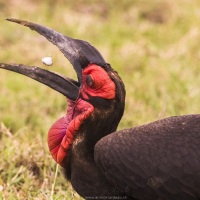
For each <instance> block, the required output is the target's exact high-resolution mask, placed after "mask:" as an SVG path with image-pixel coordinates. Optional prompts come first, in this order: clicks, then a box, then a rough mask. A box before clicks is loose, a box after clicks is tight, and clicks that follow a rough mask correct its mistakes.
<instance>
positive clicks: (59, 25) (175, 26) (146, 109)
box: [0, 0, 200, 200]
mask: <svg viewBox="0 0 200 200" xmlns="http://www.w3.org/2000/svg"><path fill="white" fill-rule="evenodd" d="M66 2H67V3H66ZM199 7H200V2H199V1H198V0H184V1H182V0H177V1H176V2H173V1H170V0H165V1H161V0H150V1H148V3H147V1H144V0H141V1H133V0H127V1H123V3H122V2H121V3H120V1H114V0H111V1H109V3H108V1H106V0H102V1H99V0H95V1H90V0H87V1H82V0H77V1H63V0H58V1H52V0H45V1H42V2H41V1H39V0H35V1H33V0H29V1H22V0H15V1H12V0H8V1H1V3H0V23H1V26H0V62H8V63H23V64H28V65H37V66H39V67H43V65H42V63H41V58H42V57H44V56H47V55H52V57H53V60H54V65H53V66H52V67H49V69H50V70H52V71H57V72H60V73H63V74H66V75H67V76H69V77H72V78H75V73H74V72H73V69H72V67H71V65H70V63H69V62H68V61H67V60H66V59H65V57H64V56H63V55H62V54H61V53H60V52H59V51H58V50H57V48H56V47H55V46H53V45H52V44H50V43H49V42H47V41H46V40H45V39H44V38H42V37H41V36H39V35H38V34H36V33H34V32H32V31H30V30H29V29H27V28H25V27H22V26H19V25H16V24H12V23H10V22H7V21H5V20H4V18H6V17H15V18H20V19H25V20H30V21H35V22H38V23H40V24H43V25H46V26H49V27H52V28H53V29H55V30H58V31H59V32H62V33H65V34H66V35H69V36H72V37H75V38H80V39H84V40H87V41H89V42H90V43H92V44H93V45H94V46H96V47H97V48H98V49H99V50H100V51H101V53H102V55H103V56H104V57H105V59H106V60H107V62H109V63H111V65H112V66H113V68H115V70H117V71H118V73H119V74H120V76H121V77H122V79H123V80H124V83H125V85H126V91H127V98H126V110H125V114H124V117H123V119H122V121H121V123H120V126H119V129H123V128H128V127H132V126H136V125H141V124H144V123H148V122H150V121H153V120H157V119H161V118H164V117H168V116H172V115H183V114H191V113H200V107H199V104H200V73H199V71H200V45H199V44H200V23H199V21H200V11H199ZM0 95H1V96H0V158H1V159H0V199H5V200H12V199H13V200H14V199H19V200H21V199H34V200H43V199H44V200H46V199H51V198H52V199H55V200H60V199H81V198H80V197H79V196H78V194H77V193H76V192H75V191H73V190H72V188H71V186H70V184H69V183H67V182H66V181H65V180H64V178H63V175H62V171H61V169H60V168H59V169H58V175H57V177H55V174H56V164H55V162H54V161H53V159H52V158H51V156H50V154H49V152H48V147H47V141H46V138H47V131H48V129H49V127H50V126H51V124H53V122H54V121H55V120H56V119H57V118H59V117H60V116H62V115H64V114H65V111H66V106H67V105H66V99H65V98H64V97H63V96H62V95H59V94H58V93H56V92H55V91H53V90H51V89H49V88H47V87H45V86H43V85H41V84H39V83H36V82H35V81H33V80H31V79H28V78H26V77H23V76H21V75H18V74H15V73H12V72H7V71H4V70H1V69H0ZM55 178H56V179H55ZM54 180H55V185H54Z"/></svg>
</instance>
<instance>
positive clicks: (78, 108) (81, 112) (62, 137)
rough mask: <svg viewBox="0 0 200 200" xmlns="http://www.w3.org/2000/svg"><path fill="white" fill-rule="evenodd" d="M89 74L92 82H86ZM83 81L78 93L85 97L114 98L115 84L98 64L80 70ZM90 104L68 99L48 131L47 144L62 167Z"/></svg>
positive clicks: (88, 114) (81, 100) (89, 109)
mask: <svg viewBox="0 0 200 200" xmlns="http://www.w3.org/2000/svg"><path fill="white" fill-rule="evenodd" d="M88 75H90V77H91V80H92V84H91V85H90V86H89V85H88V84H87V81H86V79H87V76H88ZM82 78H83V83H82V86H81V89H80V93H81V95H82V96H83V98H85V99H89V96H88V95H90V96H95V97H101V98H105V99H114V98H115V90H116V86H115V84H114V82H113V81H112V80H111V78H110V77H109V76H108V74H107V72H106V71H105V70H104V69H103V68H102V67H100V66H98V65H95V64H89V65H88V66H87V67H86V68H85V69H84V70H83V72H82ZM94 109H95V108H94V107H93V105H92V104H90V103H88V102H87V101H85V100H83V99H81V98H79V99H78V100H77V101H76V102H73V101H71V100H69V99H68V108H67V114H66V116H65V117H62V118H60V119H59V120H57V121H56V122H55V123H54V124H53V125H52V127H51V128H50V130H49V132H48V145H49V150H50V152H51V155H52V157H53V158H54V160H55V161H56V162H57V163H58V164H60V165H61V166H62V167H63V161H64V158H65V157H66V156H67V151H68V149H69V148H70V146H71V144H72V143H73V139H74V135H75V134H76V132H77V130H79V128H80V126H81V124H82V123H83V122H84V120H85V119H87V118H88V117H89V116H90V115H91V114H92V113H93V111H94Z"/></svg>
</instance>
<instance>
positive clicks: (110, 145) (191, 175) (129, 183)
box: [0, 19, 200, 200]
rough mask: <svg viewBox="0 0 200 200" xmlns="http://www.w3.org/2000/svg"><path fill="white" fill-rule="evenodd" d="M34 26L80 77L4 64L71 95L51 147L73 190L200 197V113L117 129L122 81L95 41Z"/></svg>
mask: <svg viewBox="0 0 200 200" xmlns="http://www.w3.org/2000/svg"><path fill="white" fill-rule="evenodd" d="M7 20H9V21H12V22H16V23H18V24H22V25H24V26H27V27H29V28H30V29H32V30H35V31H37V32H38V33H39V34H41V35H43V36H44V37H46V38H47V39H48V40H49V41H50V42H52V43H53V44H54V45H56V46H57V47H58V48H59V49H60V51H61V52H62V53H63V54H64V56H65V57H66V58H67V59H68V60H69V61H70V62H71V64H72V65H73V67H74V69H75V71H76V73H77V77H78V80H77V81H75V80H73V79H70V78H66V77H64V76H61V75H58V74H56V73H53V72H50V71H47V70H44V69H41V68H38V67H33V66H32V67H29V66H25V65H22V64H21V65H16V64H4V63H1V64H0V68H3V69H7V70H11V71H14V72H18V73H20V74H23V75H26V76H28V77H31V78H33V79H35V80H37V81H39V82H41V83H43V84H46V85H47V86H49V87H51V88H53V89H54V90H57V91H58V92H60V93H62V94H63V95H64V96H66V97H67V100H68V109H67V114H66V116H64V117H63V118H60V119H59V120H57V121H56V122H55V123H54V124H53V125H52V127H51V128H50V130H49V133H48V145H49V150H50V152H51V154H52V157H53V158H54V160H55V161H56V162H57V163H59V164H60V165H61V166H62V167H63V169H64V173H65V175H66V177H67V179H68V180H69V181H70V182H71V184H72V186H73V188H74V189H75V190H76V191H77V192H78V193H79V194H80V195H81V196H82V197H84V198H86V199H138V200H195V199H196V200H197V199H200V115H185V116H178V117H170V118H166V119H163V120H159V121H155V122H152V123H149V124H146V125H142V126H139V127H134V128H130V129H126V130H121V131H118V132H115V131H116V129H117V126H118V124H119V122H120V119H121V117H122V115H123V112H124V104H125V88H124V84H123V82H122V80H121V79H120V77H119V76H118V74H117V72H115V71H114V70H113V69H112V68H111V66H110V65H109V64H107V63H106V62H105V61H104V59H103V57H102V56H101V54H100V53H99V52H98V51H97V50H96V49H95V48H94V47H93V46H91V45H90V44H89V43H87V42H85V41H82V40H77V39H72V38H70V37H67V36H64V35H62V34H60V33H58V32H56V31H54V30H51V29H49V28H46V27H44V26H41V25H39V24H35V23H31V22H27V21H22V20H17V19H7Z"/></svg>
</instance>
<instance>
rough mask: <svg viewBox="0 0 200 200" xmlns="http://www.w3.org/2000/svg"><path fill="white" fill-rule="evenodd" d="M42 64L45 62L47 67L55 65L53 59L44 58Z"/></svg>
mask: <svg viewBox="0 0 200 200" xmlns="http://www.w3.org/2000/svg"><path fill="white" fill-rule="evenodd" d="M42 62H43V64H45V65H47V66H51V65H53V60H52V57H44V58H42Z"/></svg>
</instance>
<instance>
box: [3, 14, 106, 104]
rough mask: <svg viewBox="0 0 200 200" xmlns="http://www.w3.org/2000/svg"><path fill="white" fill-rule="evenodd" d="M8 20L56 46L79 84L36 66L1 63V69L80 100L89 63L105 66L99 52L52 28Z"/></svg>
mask: <svg viewBox="0 0 200 200" xmlns="http://www.w3.org/2000/svg"><path fill="white" fill-rule="evenodd" d="M6 20H8V21H11V22H15V23H18V24H21V25H24V26H27V27H29V28H30V29H31V30H35V31H36V32H38V33H39V34H41V35H43V36H44V37H45V38H46V39H47V40H49V41H50V42H52V43H53V44H54V45H56V46H57V47H58V48H59V49H60V51H61V52H62V53H63V54H64V56H65V57H66V58H67V59H68V60H69V61H70V62H71V64H72V65H73V67H74V69H75V71H76V73H77V77H78V82H77V81H74V80H72V79H70V78H64V77H63V76H61V75H58V74H56V73H53V72H50V71H48V70H44V69H41V68H39V67H34V66H32V67H30V66H25V65H16V64H4V63H0V68H2V69H6V70H10V71H14V72H17V73H20V74H23V75H26V76H28V77H30V78H32V79H34V80H37V81H39V82H41V83H43V84H45V85H47V86H49V87H51V88H53V89H54V90H56V91H58V92H60V93H62V94H63V95H65V96H66V97H67V98H69V99H71V100H73V101H75V100H76V99H77V98H78V94H79V86H80V85H81V82H82V70H83V69H84V68H85V67H86V66H87V65H88V64H89V63H96V64H100V65H101V64H105V61H104V59H103V57H102V56H101V54H100V53H99V51H98V50H97V49H96V48H95V47H93V46H92V45H90V44H89V43H88V42H86V41H82V40H77V39H73V38H70V37H68V36H65V35H62V34H61V33H58V32H56V31H54V30H52V29H50V28H47V27H45V26H42V25H39V24H36V23H33V22H28V21H24V20H20V19H11V18H8V19H6Z"/></svg>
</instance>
